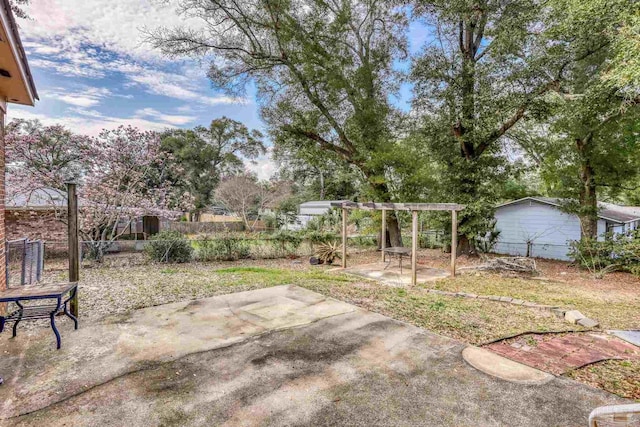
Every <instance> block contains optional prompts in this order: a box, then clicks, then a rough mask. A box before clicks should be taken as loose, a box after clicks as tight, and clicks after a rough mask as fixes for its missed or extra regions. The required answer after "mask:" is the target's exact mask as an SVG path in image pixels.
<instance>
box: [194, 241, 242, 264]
mask: <svg viewBox="0 0 640 427" xmlns="http://www.w3.org/2000/svg"><path fill="white" fill-rule="evenodd" d="M196 258H197V259H198V260H199V261H235V260H238V259H242V258H249V244H248V242H246V241H245V240H244V239H242V238H238V237H233V236H229V235H223V236H221V237H216V238H213V239H212V238H208V237H204V238H201V239H199V240H198V245H197V250H196Z"/></svg>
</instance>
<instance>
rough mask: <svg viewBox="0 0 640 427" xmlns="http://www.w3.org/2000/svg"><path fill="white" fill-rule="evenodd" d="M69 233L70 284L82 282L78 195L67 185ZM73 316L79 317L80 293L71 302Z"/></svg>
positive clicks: (72, 184) (69, 183)
mask: <svg viewBox="0 0 640 427" xmlns="http://www.w3.org/2000/svg"><path fill="white" fill-rule="evenodd" d="M67 223H68V225H67V231H68V243H69V282H76V283H77V282H78V281H79V280H80V254H79V252H80V245H79V242H78V195H77V193H76V184H75V183H73V182H68V183H67ZM71 314H73V315H74V316H75V317H78V292H77V291H76V292H75V294H74V297H73V299H72V300H71Z"/></svg>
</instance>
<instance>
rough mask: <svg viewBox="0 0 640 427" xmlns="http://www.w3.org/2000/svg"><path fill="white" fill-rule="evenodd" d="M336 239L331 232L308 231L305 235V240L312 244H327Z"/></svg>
mask: <svg viewBox="0 0 640 427" xmlns="http://www.w3.org/2000/svg"><path fill="white" fill-rule="evenodd" d="M336 238H337V236H336V234H335V233H332V232H330V231H317V230H307V232H306V233H305V234H304V239H305V240H308V241H309V242H310V243H312V244H317V243H327V242H331V241H333V240H336Z"/></svg>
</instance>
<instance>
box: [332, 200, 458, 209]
mask: <svg viewBox="0 0 640 427" xmlns="http://www.w3.org/2000/svg"><path fill="white" fill-rule="evenodd" d="M331 206H332V207H334V208H340V209H364V210H377V211H379V210H390V211H392V210H395V211H451V210H455V211H461V210H463V209H464V208H465V207H464V205H459V204H457V203H379V202H366V203H355V202H332V203H331Z"/></svg>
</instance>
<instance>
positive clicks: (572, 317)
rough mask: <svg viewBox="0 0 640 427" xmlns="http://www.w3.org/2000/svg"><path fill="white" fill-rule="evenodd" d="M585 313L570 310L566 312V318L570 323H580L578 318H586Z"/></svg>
mask: <svg viewBox="0 0 640 427" xmlns="http://www.w3.org/2000/svg"><path fill="white" fill-rule="evenodd" d="M584 318H585V315H584V314H582V313H580V312H579V311H578V310H570V311H567V312H566V313H565V314H564V320H566V321H567V322H569V323H573V324H574V325H575V324H576V323H578V320H580V319H584Z"/></svg>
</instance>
